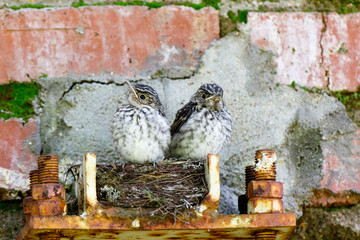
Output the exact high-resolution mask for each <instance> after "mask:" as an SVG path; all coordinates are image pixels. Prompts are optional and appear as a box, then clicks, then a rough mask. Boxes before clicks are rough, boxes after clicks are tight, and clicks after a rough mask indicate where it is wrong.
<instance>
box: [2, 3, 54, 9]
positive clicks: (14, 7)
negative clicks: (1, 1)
mask: <svg viewBox="0 0 360 240" xmlns="http://www.w3.org/2000/svg"><path fill="white" fill-rule="evenodd" d="M46 7H50V6H47V5H43V4H24V5H21V6H10V7H9V8H11V9H13V10H19V9H22V8H36V9H41V8H46Z"/></svg>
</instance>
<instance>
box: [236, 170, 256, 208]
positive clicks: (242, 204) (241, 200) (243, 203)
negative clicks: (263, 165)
mask: <svg viewBox="0 0 360 240" xmlns="http://www.w3.org/2000/svg"><path fill="white" fill-rule="evenodd" d="M253 180H255V177H254V166H246V168H245V194H243V195H240V196H239V197H238V208H239V212H240V214H246V213H247V212H248V210H247V203H248V201H249V198H248V186H249V183H250V182H251V181H253Z"/></svg>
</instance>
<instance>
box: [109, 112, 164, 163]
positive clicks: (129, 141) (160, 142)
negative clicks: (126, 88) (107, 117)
mask: <svg viewBox="0 0 360 240" xmlns="http://www.w3.org/2000/svg"><path fill="white" fill-rule="evenodd" d="M112 136H113V140H114V147H115V149H116V150H117V152H118V153H119V154H120V157H121V160H122V161H124V162H127V161H129V159H131V161H132V162H137V163H144V162H153V161H159V160H161V159H162V158H163V157H164V154H165V151H167V146H168V145H169V143H170V133H169V124H168V122H167V120H166V119H165V117H163V116H162V115H160V114H159V112H158V111H156V110H154V109H153V108H151V107H147V106H145V107H143V108H141V109H138V108H134V107H131V106H129V105H127V106H122V107H120V108H119V109H118V110H117V112H116V113H115V115H114V118H113V125H112Z"/></svg>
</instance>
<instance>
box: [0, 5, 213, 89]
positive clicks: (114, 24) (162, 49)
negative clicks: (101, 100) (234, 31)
mask: <svg viewBox="0 0 360 240" xmlns="http://www.w3.org/2000/svg"><path fill="white" fill-rule="evenodd" d="M0 21H1V22H2V23H3V24H1V25H0V39H1V41H0V55H1V59H0V84H4V83H6V82H9V81H10V80H16V81H19V82H23V81H29V80H30V78H32V79H35V78H37V77H39V76H41V75H42V74H47V75H48V76H49V77H55V76H63V75H66V74H85V75H89V74H99V73H102V72H113V73H114V74H121V75H127V76H130V77H133V76H135V75H141V74H149V73H152V72H155V71H156V70H157V69H161V68H163V67H167V66H175V67H194V66H195V65H196V63H197V60H198V59H199V57H200V56H201V55H202V53H203V51H204V50H205V49H206V48H207V47H209V45H210V43H211V41H213V40H214V39H217V38H218V36H219V16H218V12H217V11H216V10H214V9H212V8H204V9H201V10H199V11H196V10H194V9H192V8H187V7H180V6H167V7H162V8H158V9H151V10H149V9H148V8H147V7H140V6H126V7H122V6H96V7H95V6H94V7H81V8H62V9H22V10H19V11H13V10H9V9H6V10H0ZM82 27H83V29H84V30H83V34H81V33H79V31H77V29H78V30H79V29H80V28H82Z"/></svg>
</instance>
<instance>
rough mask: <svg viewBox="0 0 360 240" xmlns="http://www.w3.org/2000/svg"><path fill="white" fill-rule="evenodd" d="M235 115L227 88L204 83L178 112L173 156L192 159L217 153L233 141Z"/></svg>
mask: <svg viewBox="0 0 360 240" xmlns="http://www.w3.org/2000/svg"><path fill="white" fill-rule="evenodd" d="M231 131H232V120H231V115H230V113H229V112H228V110H227V109H226V106H225V103H224V100H223V89H222V88H221V87H220V86H219V85H217V84H204V85H202V86H201V87H200V88H199V89H198V90H197V91H196V93H195V94H194V95H192V97H191V99H190V101H189V102H188V103H187V104H185V106H183V107H182V108H181V109H180V110H178V112H177V113H176V116H175V120H174V122H173V123H172V125H171V127H170V133H171V143H170V155H171V156H172V157H178V158H188V159H192V160H199V159H206V157H207V154H209V153H211V154H217V153H218V152H219V151H220V150H221V149H222V148H223V147H224V145H225V144H226V143H227V142H228V141H229V138H230V135H231Z"/></svg>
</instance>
